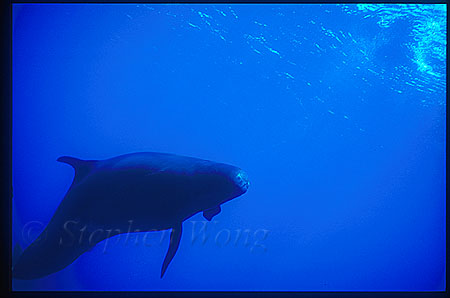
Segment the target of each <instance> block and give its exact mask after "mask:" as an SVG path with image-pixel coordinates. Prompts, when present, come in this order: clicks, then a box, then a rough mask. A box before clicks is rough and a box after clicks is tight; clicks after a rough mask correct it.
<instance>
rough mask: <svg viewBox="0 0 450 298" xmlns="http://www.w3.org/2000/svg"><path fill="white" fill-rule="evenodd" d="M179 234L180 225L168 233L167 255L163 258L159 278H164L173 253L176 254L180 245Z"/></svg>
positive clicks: (180, 230)
mask: <svg viewBox="0 0 450 298" xmlns="http://www.w3.org/2000/svg"><path fill="white" fill-rule="evenodd" d="M181 232H182V225H181V223H180V224H178V225H177V226H176V227H173V228H172V232H171V233H170V244H169V249H168V250H167V254H166V257H165V258H164V263H163V265H162V268H161V278H162V277H163V276H164V273H165V272H166V270H167V267H169V264H170V261H172V259H173V257H174V256H175V253H176V252H177V249H178V246H179V245H180V240H181Z"/></svg>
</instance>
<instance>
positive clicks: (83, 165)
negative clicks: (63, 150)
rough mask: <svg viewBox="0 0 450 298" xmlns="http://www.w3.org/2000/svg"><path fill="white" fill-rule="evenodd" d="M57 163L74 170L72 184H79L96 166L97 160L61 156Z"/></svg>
mask: <svg viewBox="0 0 450 298" xmlns="http://www.w3.org/2000/svg"><path fill="white" fill-rule="evenodd" d="M57 161H59V162H62V163H66V164H68V165H71V166H72V167H73V168H74V169H75V178H74V179H73V183H77V182H80V181H81V180H82V179H83V178H84V177H86V175H87V174H89V173H90V172H91V171H92V170H93V169H94V168H95V166H96V164H97V160H82V159H78V158H76V157H71V156H61V157H59V158H58V159H57Z"/></svg>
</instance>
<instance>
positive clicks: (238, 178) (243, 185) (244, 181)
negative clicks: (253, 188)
mask: <svg viewBox="0 0 450 298" xmlns="http://www.w3.org/2000/svg"><path fill="white" fill-rule="evenodd" d="M233 180H234V185H235V186H236V187H237V190H236V191H237V192H238V193H240V194H239V195H242V194H244V193H245V192H247V189H248V187H249V186H250V181H249V180H248V176H247V173H246V172H244V171H243V170H241V169H237V171H235V173H234V179H233Z"/></svg>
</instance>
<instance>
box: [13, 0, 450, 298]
mask: <svg viewBox="0 0 450 298" xmlns="http://www.w3.org/2000/svg"><path fill="white" fill-rule="evenodd" d="M446 14H447V11H446V6H445V5H379V4H368V5H142V4H141V5H136V4H133V5H17V4H16V5H14V8H13V18H14V23H13V25H14V26H13V30H14V31H13V195H14V198H13V244H14V243H20V244H21V245H22V246H23V247H26V246H27V245H29V244H30V243H31V241H32V240H33V239H34V238H35V237H36V236H37V235H38V233H39V232H40V231H42V229H43V228H44V227H45V225H46V224H47V223H48V222H49V220H50V218H51V217H52V215H53V213H54V211H55V210H56V208H57V206H58V204H59V202H60V201H61V199H62V198H63V196H64V194H65V193H66V191H67V190H68V188H69V186H70V184H71V182H72V178H73V169H72V168H70V167H69V166H67V165H64V164H62V163H58V162H56V159H57V158H58V157H59V156H62V155H69V156H75V157H78V158H82V159H104V158H110V157H113V156H116V155H120V154H124V153H129V152H137V151H157V152H168V153H175V154H180V155H187V156H193V157H198V158H203V159H209V160H213V161H218V162H224V163H229V164H232V165H236V166H238V167H241V168H242V169H244V170H245V171H246V172H247V173H248V175H249V178H250V181H251V185H250V188H249V190H248V192H247V193H246V194H245V195H243V196H242V197H239V198H237V199H235V200H232V201H230V202H228V203H226V204H224V205H223V206H222V212H221V213H220V214H219V215H218V216H216V217H215V218H214V219H213V221H212V222H209V223H206V221H205V219H204V218H203V217H202V215H201V214H197V215H195V216H194V217H192V218H191V219H189V220H187V221H186V222H184V234H183V237H182V240H181V244H180V247H179V250H178V252H177V255H176V256H175V258H174V260H173V261H172V263H171V265H170V266H169V268H168V270H167V272H166V275H165V276H164V278H163V279H160V278H159V274H160V268H161V264H162V261H163V259H164V255H165V253H166V251H167V247H168V244H169V233H168V232H154V233H151V234H149V235H148V237H146V238H145V239H144V237H142V235H141V234H143V233H140V234H139V233H137V234H132V235H131V236H130V239H131V240H130V241H126V240H125V239H123V238H121V239H115V238H111V239H110V241H109V242H106V243H105V242H102V243H100V244H98V245H97V246H96V247H95V248H94V249H93V250H92V251H90V252H87V253H85V254H83V255H82V256H81V257H80V258H78V259H77V260H76V261H75V262H74V263H73V264H71V265H70V266H68V267H67V268H65V269H63V270H62V271H59V272H57V273H55V274H52V275H50V276H48V277H45V278H42V279H38V280H32V281H20V280H14V281H13V289H14V290H219V291H228V290H251V291H252V290H258V291H265V290H275V291H285V290H288V291H435V290H444V289H445V178H446V177H445V141H446V140H445V118H446V113H445V109H446V94H445V88H446V74H445V68H446V33H447V32H446Z"/></svg>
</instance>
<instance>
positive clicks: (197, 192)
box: [13, 152, 249, 279]
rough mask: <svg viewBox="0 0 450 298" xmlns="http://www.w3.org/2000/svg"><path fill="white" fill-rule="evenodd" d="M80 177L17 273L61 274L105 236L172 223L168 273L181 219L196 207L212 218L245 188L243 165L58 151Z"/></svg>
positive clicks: (19, 261)
mask: <svg viewBox="0 0 450 298" xmlns="http://www.w3.org/2000/svg"><path fill="white" fill-rule="evenodd" d="M58 161H60V162H63V163H67V164H69V165H71V166H72V167H73V168H74V169H75V177H74V179H73V182H72V185H71V186H70V188H69V190H68V191H67V194H66V195H65V197H64V199H63V200H62V201H61V203H60V205H59V207H58V208H57V210H56V212H55V214H54V215H53V217H52V218H51V220H50V222H49V223H48V225H47V227H46V228H45V229H44V231H43V232H42V233H41V234H40V235H39V237H38V238H37V239H36V240H35V241H34V242H33V243H32V244H30V245H29V246H28V247H27V248H26V249H25V250H24V251H23V253H22V254H21V255H20V256H19V257H18V258H17V262H16V264H15V265H14V267H13V278H17V279H36V278H41V277H44V276H47V275H49V274H52V273H54V272H57V271H59V270H61V269H63V268H65V267H67V266H68V265H70V264H71V263H72V262H73V261H74V260H75V259H77V258H78V257H79V256H80V255H81V254H83V253H84V252H86V251H88V250H90V249H92V247H93V246H95V245H96V244H97V243H99V242H101V241H103V240H104V239H106V238H109V237H112V236H115V235H118V234H122V233H127V232H129V227H130V223H132V225H133V230H139V231H141V232H145V231H159V230H167V229H172V231H171V234H170V245H169V249H168V251H167V254H166V257H165V259H164V262H163V265H162V268H161V278H162V277H163V275H164V273H165V271H166V269H167V267H168V266H169V263H170V261H171V260H172V258H173V257H174V256H175V253H176V251H177V249H178V245H179V243H180V239H181V233H182V222H183V221H184V220H186V219H188V218H189V217H191V216H193V215H194V214H196V213H198V212H203V216H204V217H205V218H206V219H208V220H211V219H212V218H213V217H214V216H215V215H217V214H218V213H219V212H220V211H221V209H220V205H221V204H223V203H225V202H227V201H229V200H231V199H233V198H236V197H238V196H240V195H242V194H243V193H245V192H246V191H247V188H248V186H249V181H248V178H247V175H246V174H245V172H244V171H242V170H241V169H239V168H237V167H234V166H231V165H227V164H223V163H216V162H212V161H208V160H202V159H197V158H192V157H184V156H178V155H173V154H165V153H152V152H143V153H131V154H126V155H121V156H118V157H114V158H111V159H106V160H80V159H77V158H73V157H67V156H64V157H60V158H58Z"/></svg>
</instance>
